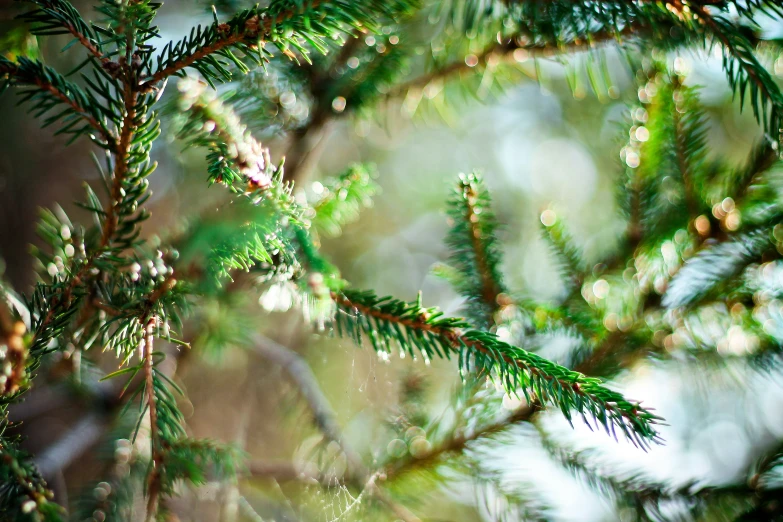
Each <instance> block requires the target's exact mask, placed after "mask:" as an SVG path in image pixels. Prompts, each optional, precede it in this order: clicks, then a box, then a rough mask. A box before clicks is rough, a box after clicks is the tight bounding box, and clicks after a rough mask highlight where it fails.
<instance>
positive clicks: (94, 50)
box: [46, 2, 111, 63]
mask: <svg viewBox="0 0 783 522" xmlns="http://www.w3.org/2000/svg"><path fill="white" fill-rule="evenodd" d="M46 7H48V8H49V9H55V8H56V5H55V4H54V2H46ZM63 28H65V29H66V30H67V31H68V32H69V33H71V34H72V35H73V37H74V38H76V39H77V40H79V43H80V44H82V46H84V48H85V49H87V52H89V53H90V54H91V55H93V56H94V57H95V58H97V59H98V60H100V62H101V63H108V62H110V61H111V60H109V58H108V57H107V56H104V54H103V53H102V52H101V50H100V49H98V47H97V46H96V45H95V44H94V43H92V42H91V41H90V39H89V38H87V36H86V35H85V34H83V33H81V32H80V31H79V30H78V29H76V26H75V25H73V24H71V23H69V22H63Z"/></svg>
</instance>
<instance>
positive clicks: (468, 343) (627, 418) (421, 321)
mask: <svg viewBox="0 0 783 522" xmlns="http://www.w3.org/2000/svg"><path fill="white" fill-rule="evenodd" d="M331 297H332V300H333V301H334V302H335V303H336V304H337V305H338V306H342V307H345V308H347V309H349V310H356V311H358V312H359V313H360V314H361V315H363V316H365V317H373V318H375V319H379V320H382V321H386V322H389V323H391V324H396V325H399V326H404V327H406V328H410V329H411V330H415V331H418V332H422V333H427V334H430V335H433V336H437V337H439V338H441V339H445V340H447V341H448V343H449V345H450V347H451V349H452V350H453V351H454V352H455V353H460V351H461V348H462V347H466V348H468V349H470V350H474V351H475V352H477V353H481V354H483V355H485V356H489V357H492V358H496V359H501V360H502V361H503V362H504V363H506V364H508V365H509V366H510V367H513V368H517V369H521V368H524V369H526V370H527V371H529V372H530V373H531V374H532V375H534V376H536V377H537V378H539V379H542V380H544V381H549V382H555V383H557V384H558V386H560V387H561V388H562V389H573V390H574V393H575V394H576V395H579V396H582V397H587V398H590V399H594V397H593V396H592V395H590V394H589V393H588V392H586V391H585V390H584V389H582V387H580V386H579V385H578V384H575V383H574V382H568V381H563V380H560V379H558V378H557V377H555V376H553V375H550V374H547V373H546V372H544V371H542V370H541V369H540V368H537V367H535V366H531V365H530V364H529V363H527V362H525V361H523V360H518V359H514V358H511V357H510V356H509V355H507V354H504V353H499V352H494V351H492V350H491V349H490V348H488V347H487V346H485V345H484V344H483V343H482V342H481V341H478V340H475V339H472V338H470V337H469V336H467V335H465V333H464V332H463V331H461V330H460V329H457V328H443V327H440V326H437V325H433V324H430V323H428V322H426V320H425V318H423V317H416V318H411V317H399V316H396V315H393V314H390V313H385V312H382V311H380V310H377V309H375V308H372V307H370V306H366V305H364V304H362V303H358V302H354V301H352V300H350V299H348V298H347V297H346V296H345V295H344V294H337V293H335V292H332V294H331ZM602 407H603V408H604V409H605V411H608V412H610V413H611V414H612V417H613V418H614V419H622V422H627V423H629V424H631V425H633V422H634V417H632V416H631V414H629V413H628V412H627V411H624V410H623V409H622V408H620V407H618V404H617V403H616V402H605V401H603V402H602ZM633 410H634V412H636V411H637V410H638V411H645V410H642V409H641V408H640V407H639V406H638V405H636V406H634V407H633ZM646 413H647V414H649V412H646ZM650 418H651V419H655V418H656V417H655V416H652V415H650ZM618 422H619V421H618ZM626 434H627V435H628V433H626ZM629 436H630V435H629ZM639 443H641V440H639Z"/></svg>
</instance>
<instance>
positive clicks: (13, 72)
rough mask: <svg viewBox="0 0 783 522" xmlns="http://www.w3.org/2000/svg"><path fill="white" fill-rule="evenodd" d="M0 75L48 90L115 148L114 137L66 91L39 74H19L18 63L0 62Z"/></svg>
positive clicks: (20, 83) (21, 83) (17, 82)
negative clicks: (32, 75) (30, 75)
mask: <svg viewBox="0 0 783 522" xmlns="http://www.w3.org/2000/svg"><path fill="white" fill-rule="evenodd" d="M0 75H6V76H8V78H9V79H13V82H14V84H15V85H30V86H36V87H38V88H39V89H41V90H43V91H46V92H48V93H49V94H50V95H52V96H53V97H55V98H57V99H58V100H60V101H61V102H62V103H64V104H66V105H68V106H69V107H70V108H71V110H73V111H74V112H76V113H78V114H79V115H80V116H81V117H82V118H83V119H84V121H86V122H87V123H88V124H89V125H90V127H92V128H93V129H95V130H96V131H97V132H98V134H99V135H100V136H101V138H102V139H103V140H104V141H105V142H106V143H107V144H108V146H109V149H110V150H114V149H115V147H116V143H115V138H114V136H112V135H111V133H110V132H109V131H108V130H107V129H106V127H105V126H104V125H102V124H101V122H99V121H98V120H97V119H96V118H95V116H93V115H92V114H91V113H90V111H89V110H88V109H87V108H86V107H82V106H81V105H80V104H79V102H78V101H77V100H75V99H74V98H73V97H72V96H68V94H67V93H65V92H63V91H62V90H60V89H59V88H58V87H57V86H56V85H54V84H52V83H51V82H48V81H46V80H44V79H43V78H41V77H40V76H34V77H32V78H31V77H29V76H28V75H24V74H21V70H20V67H19V65H18V64H12V63H2V64H0Z"/></svg>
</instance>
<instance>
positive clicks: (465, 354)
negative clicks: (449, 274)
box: [335, 291, 660, 447]
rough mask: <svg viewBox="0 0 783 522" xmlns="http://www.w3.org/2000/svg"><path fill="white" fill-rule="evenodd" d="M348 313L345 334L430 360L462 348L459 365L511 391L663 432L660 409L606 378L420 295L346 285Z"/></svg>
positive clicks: (612, 423) (635, 429)
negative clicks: (477, 326) (380, 293)
mask: <svg viewBox="0 0 783 522" xmlns="http://www.w3.org/2000/svg"><path fill="white" fill-rule="evenodd" d="M335 302H336V303H337V306H338V309H339V310H342V311H343V312H344V313H342V314H340V313H338V314H336V315H335V326H336V328H337V332H338V334H339V335H345V336H348V337H351V338H353V339H354V340H355V341H356V342H357V343H360V342H361V339H362V334H364V336H366V338H367V339H368V340H369V341H370V343H371V344H372V346H373V348H375V350H376V351H379V352H389V351H390V350H391V349H392V348H393V347H394V346H397V347H399V349H400V350H402V351H404V352H407V353H408V354H409V355H410V356H411V357H416V351H418V352H420V353H421V355H422V356H423V357H424V358H425V360H429V359H432V358H434V357H442V358H451V356H452V355H456V356H457V358H458V360H459V366H460V369H462V370H463V371H464V372H469V371H472V372H475V373H478V374H479V375H486V376H488V377H491V378H496V379H497V380H498V381H499V382H500V383H502V385H503V386H504V388H505V389H506V391H507V392H508V393H510V394H517V393H520V392H521V393H522V394H523V395H524V397H525V399H527V401H528V402H531V401H532V400H533V399H534V398H535V399H536V400H538V401H541V402H542V403H548V404H553V405H555V406H557V407H558V408H560V410H561V411H562V412H563V414H564V415H565V417H566V418H567V419H569V420H570V419H571V411H572V410H573V411H576V412H578V413H579V414H581V416H582V418H583V420H584V421H585V422H586V423H587V425H588V426H591V427H592V426H593V424H591V421H590V419H592V421H594V423H595V424H594V425H595V426H596V427H603V428H604V429H605V430H606V432H607V433H610V434H612V435H614V436H615V437H616V436H617V435H616V433H617V431H618V430H619V432H620V433H621V434H622V435H624V436H625V437H626V438H628V439H629V440H631V441H632V442H633V443H634V444H637V445H639V446H641V447H647V446H648V445H649V444H650V443H651V442H655V441H656V440H657V436H656V432H655V428H654V425H655V424H656V423H657V422H658V421H659V420H660V417H658V416H656V415H654V414H653V413H651V412H650V411H649V410H647V409H645V408H643V407H641V406H640V405H639V404H638V403H632V402H630V401H628V400H626V399H625V398H624V397H623V396H622V395H621V394H619V393H617V392H615V391H612V390H609V389H608V388H605V387H604V386H602V385H601V381H600V380H599V379H595V378H590V377H585V376H584V375H582V374H580V373H578V372H573V371H570V370H568V369H566V368H564V367H562V366H559V365H557V364H555V363H553V362H551V361H548V360H547V359H544V358H543V357H540V356H538V355H536V354H534V353H530V352H528V351H525V350H523V349H522V348H518V347H516V346H512V345H510V344H508V343H505V342H503V341H501V340H500V339H498V337H497V336H496V335H494V334H491V333H487V332H482V331H479V330H471V329H470V326H469V325H468V324H467V323H466V322H465V321H464V320H462V319H459V318H451V317H445V316H444V315H443V312H441V311H439V310H438V309H437V308H426V309H425V308H422V307H421V303H420V302H413V303H405V302H403V301H399V300H397V299H393V298H390V297H384V298H379V297H377V296H375V295H374V294H372V293H370V292H356V291H350V292H349V291H345V292H344V293H343V294H342V295H341V296H337V297H336V299H335Z"/></svg>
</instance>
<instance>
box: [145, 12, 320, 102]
mask: <svg viewBox="0 0 783 522" xmlns="http://www.w3.org/2000/svg"><path fill="white" fill-rule="evenodd" d="M322 1H323V0H311V1H310V2H308V4H307V5H308V7H309V8H310V9H313V8H315V7H317V6H318V5H319V4H320V3H321V2H322ZM299 13H300V11H299V10H297V9H291V10H289V11H286V12H284V13H281V14H279V15H278V16H276V17H275V18H265V19H263V20H261V19H259V16H258V15H256V16H254V17H252V18H250V19H249V20H247V21H246V22H245V27H244V31H242V32H239V33H235V34H231V35H228V36H225V37H222V38H219V39H218V40H217V41H215V42H213V43H212V44H211V45H207V46H205V47H202V48H201V49H199V50H198V51H196V52H194V53H193V54H191V55H189V56H187V57H185V58H183V59H182V60H179V61H178V62H176V63H174V64H172V65H170V66H168V67H165V68H163V69H161V70H159V71H158V72H156V73H155V74H153V75H152V76H150V77H149V79H147V80H146V81H145V82H144V83H142V84H141V85H140V86H139V91H140V92H146V91H149V90H152V89H153V85H154V84H156V83H158V82H159V81H161V80H163V79H164V78H167V77H169V76H171V75H173V74H176V73H177V72H179V71H181V70H182V69H185V68H186V67H190V66H191V65H193V64H194V63H195V62H197V61H198V60H201V59H202V58H206V57H207V56H209V55H211V54H214V53H216V52H218V51H220V50H222V49H225V48H226V47H230V46H232V45H235V44H238V43H241V42H251V43H256V42H257V41H258V40H259V39H263V38H264V37H267V36H268V35H269V31H270V30H271V29H272V27H274V26H275V25H277V24H278V23H279V22H282V21H285V20H287V19H289V18H292V17H294V16H295V15H297V14H299Z"/></svg>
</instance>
